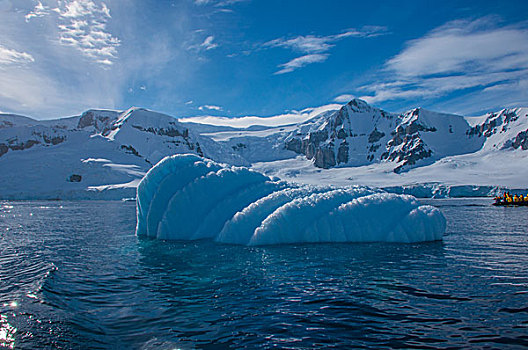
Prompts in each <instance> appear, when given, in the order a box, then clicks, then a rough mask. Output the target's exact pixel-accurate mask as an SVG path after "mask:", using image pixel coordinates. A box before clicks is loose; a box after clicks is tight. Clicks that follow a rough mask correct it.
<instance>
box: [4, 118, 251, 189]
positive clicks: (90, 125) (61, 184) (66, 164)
mask: <svg viewBox="0 0 528 350" xmlns="http://www.w3.org/2000/svg"><path fill="white" fill-rule="evenodd" d="M175 153H195V154H199V155H205V156H207V157H210V158H212V159H216V160H218V161H221V162H229V163H232V164H246V162H245V161H244V160H243V159H241V158H240V157H239V156H238V155H236V154H234V153H233V152H232V151H229V149H226V147H225V146H224V145H222V144H217V143H216V142H214V141H213V140H211V139H209V138H207V137H204V136H200V135H196V134H194V133H193V132H192V131H190V130H189V129H188V128H186V127H184V126H183V125H182V124H180V123H179V122H178V121H177V120H176V119H175V118H172V117H170V116H167V115H163V114H160V113H155V112H151V111H147V110H145V109H140V108H131V109H129V110H127V111H124V112H117V111H107V110H89V111H86V112H85V113H83V114H82V115H81V116H77V117H71V118H65V119H59V120H52V121H36V120H33V119H31V118H27V117H21V116H14V115H0V169H2V176H1V177H0V197H1V198H6V199H55V198H60V199H73V198H76V199H121V198H123V197H135V192H136V187H137V184H138V183H139V180H140V179H141V178H142V177H143V175H144V174H145V173H146V172H147V171H148V169H150V167H151V166H152V165H153V164H156V163H157V162H158V161H159V160H160V159H162V158H163V157H165V156H167V155H171V154H175Z"/></svg>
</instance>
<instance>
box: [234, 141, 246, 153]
mask: <svg viewBox="0 0 528 350" xmlns="http://www.w3.org/2000/svg"><path fill="white" fill-rule="evenodd" d="M231 148H233V151H236V152H240V151H242V150H243V149H245V148H247V146H246V145H245V144H243V143H240V142H239V143H237V144H236V145H233V146H231Z"/></svg>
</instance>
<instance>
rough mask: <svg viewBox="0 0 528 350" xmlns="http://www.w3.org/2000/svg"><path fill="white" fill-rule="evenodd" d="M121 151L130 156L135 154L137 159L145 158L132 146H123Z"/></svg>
mask: <svg viewBox="0 0 528 350" xmlns="http://www.w3.org/2000/svg"><path fill="white" fill-rule="evenodd" d="M121 149H124V150H125V152H126V153H128V154H133V155H135V156H136V157H140V158H143V157H141V155H140V154H139V152H138V151H137V150H136V149H135V148H134V147H132V146H130V145H121Z"/></svg>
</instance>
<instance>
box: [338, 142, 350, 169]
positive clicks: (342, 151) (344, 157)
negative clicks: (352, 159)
mask: <svg viewBox="0 0 528 350" xmlns="http://www.w3.org/2000/svg"><path fill="white" fill-rule="evenodd" d="M348 151H349V149H348V143H347V142H346V141H343V142H341V144H340V145H339V148H338V149H337V164H341V163H348Z"/></svg>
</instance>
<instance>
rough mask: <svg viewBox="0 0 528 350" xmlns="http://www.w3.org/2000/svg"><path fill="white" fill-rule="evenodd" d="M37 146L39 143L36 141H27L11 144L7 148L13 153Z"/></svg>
mask: <svg viewBox="0 0 528 350" xmlns="http://www.w3.org/2000/svg"><path fill="white" fill-rule="evenodd" d="M38 144H40V142H39V141H37V140H27V141H26V142H21V143H19V144H12V145H10V146H9V148H11V149H12V150H13V151H22V150H25V149H28V148H31V147H33V146H35V145H38Z"/></svg>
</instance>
